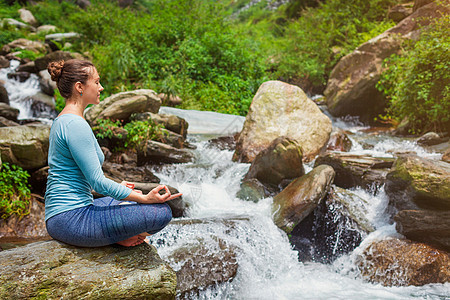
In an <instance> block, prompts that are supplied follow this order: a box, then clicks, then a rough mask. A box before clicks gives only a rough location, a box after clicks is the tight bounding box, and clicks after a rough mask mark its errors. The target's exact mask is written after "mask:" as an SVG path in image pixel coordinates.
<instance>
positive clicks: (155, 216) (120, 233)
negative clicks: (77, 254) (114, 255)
mask: <svg viewBox="0 0 450 300" xmlns="http://www.w3.org/2000/svg"><path fill="white" fill-rule="evenodd" d="M119 203H121V201H117V200H115V199H113V198H111V197H104V198H98V199H94V205H89V206H85V207H80V208H76V209H73V210H69V211H66V212H63V213H60V214H57V215H55V216H53V217H51V218H50V219H48V220H47V222H46V225H47V231H48V233H49V234H50V236H51V237H52V238H54V239H55V240H59V241H61V242H64V243H67V244H70V245H74V246H80V247H99V246H106V245H110V244H114V243H117V242H120V241H123V240H126V239H128V238H130V237H132V236H135V235H137V234H140V233H143V232H148V233H150V234H153V233H156V232H158V231H160V230H161V229H163V228H164V227H165V226H166V225H167V224H168V223H169V222H170V220H171V219H172V211H171V209H170V207H169V205H167V204H165V203H161V204H140V203H135V202H132V203H133V204H127V205H119Z"/></svg>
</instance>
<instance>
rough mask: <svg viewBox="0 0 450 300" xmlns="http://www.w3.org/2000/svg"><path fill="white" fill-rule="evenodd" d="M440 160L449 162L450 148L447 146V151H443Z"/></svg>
mask: <svg viewBox="0 0 450 300" xmlns="http://www.w3.org/2000/svg"><path fill="white" fill-rule="evenodd" d="M442 160H443V161H445V162H447V163H450V148H448V149H447V151H445V153H444V154H443V155H442Z"/></svg>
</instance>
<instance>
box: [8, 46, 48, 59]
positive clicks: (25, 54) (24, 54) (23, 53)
mask: <svg viewBox="0 0 450 300" xmlns="http://www.w3.org/2000/svg"><path fill="white" fill-rule="evenodd" d="M13 51H14V52H16V51H17V52H20V53H18V54H17V55H16V56H17V57H19V58H22V59H23V58H27V59H30V60H35V59H36V58H38V57H41V56H44V54H43V53H36V52H34V51H31V50H27V49H20V48H17V49H14V50H13Z"/></svg>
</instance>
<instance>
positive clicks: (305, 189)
mask: <svg viewBox="0 0 450 300" xmlns="http://www.w3.org/2000/svg"><path fill="white" fill-rule="evenodd" d="M333 179H334V170H333V168H331V167H330V166H325V165H322V166H318V167H316V168H314V169H313V170H312V171H311V172H309V173H308V174H306V175H303V176H302V177H300V178H297V179H295V180H294V181H292V182H291V183H290V184H289V185H288V186H287V187H286V188H285V189H284V190H283V191H282V192H281V193H279V194H278V195H276V196H275V197H274V198H273V205H272V213H273V219H274V222H275V224H276V225H277V226H278V227H279V228H281V229H282V230H284V231H285V232H286V233H290V232H291V231H292V230H293V229H294V227H295V226H297V224H299V223H300V222H301V221H302V220H303V219H304V218H305V217H307V216H308V215H309V214H310V213H311V212H312V211H313V210H314V209H315V208H316V207H317V206H318V205H319V203H320V202H321V201H322V200H323V198H325V196H326V194H327V193H328V192H329V189H330V186H331V183H332V182H333Z"/></svg>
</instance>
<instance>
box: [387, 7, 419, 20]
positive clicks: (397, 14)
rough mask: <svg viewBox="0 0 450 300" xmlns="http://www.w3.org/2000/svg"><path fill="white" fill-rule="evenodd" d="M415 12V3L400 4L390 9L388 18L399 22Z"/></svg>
mask: <svg viewBox="0 0 450 300" xmlns="http://www.w3.org/2000/svg"><path fill="white" fill-rule="evenodd" d="M412 13H413V3H405V4H398V5H395V6H394V7H392V8H391V9H389V12H388V18H389V19H391V20H392V21H394V22H396V23H398V22H400V21H401V20H403V19H404V18H406V17H408V16H409V15H410V14H412Z"/></svg>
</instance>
